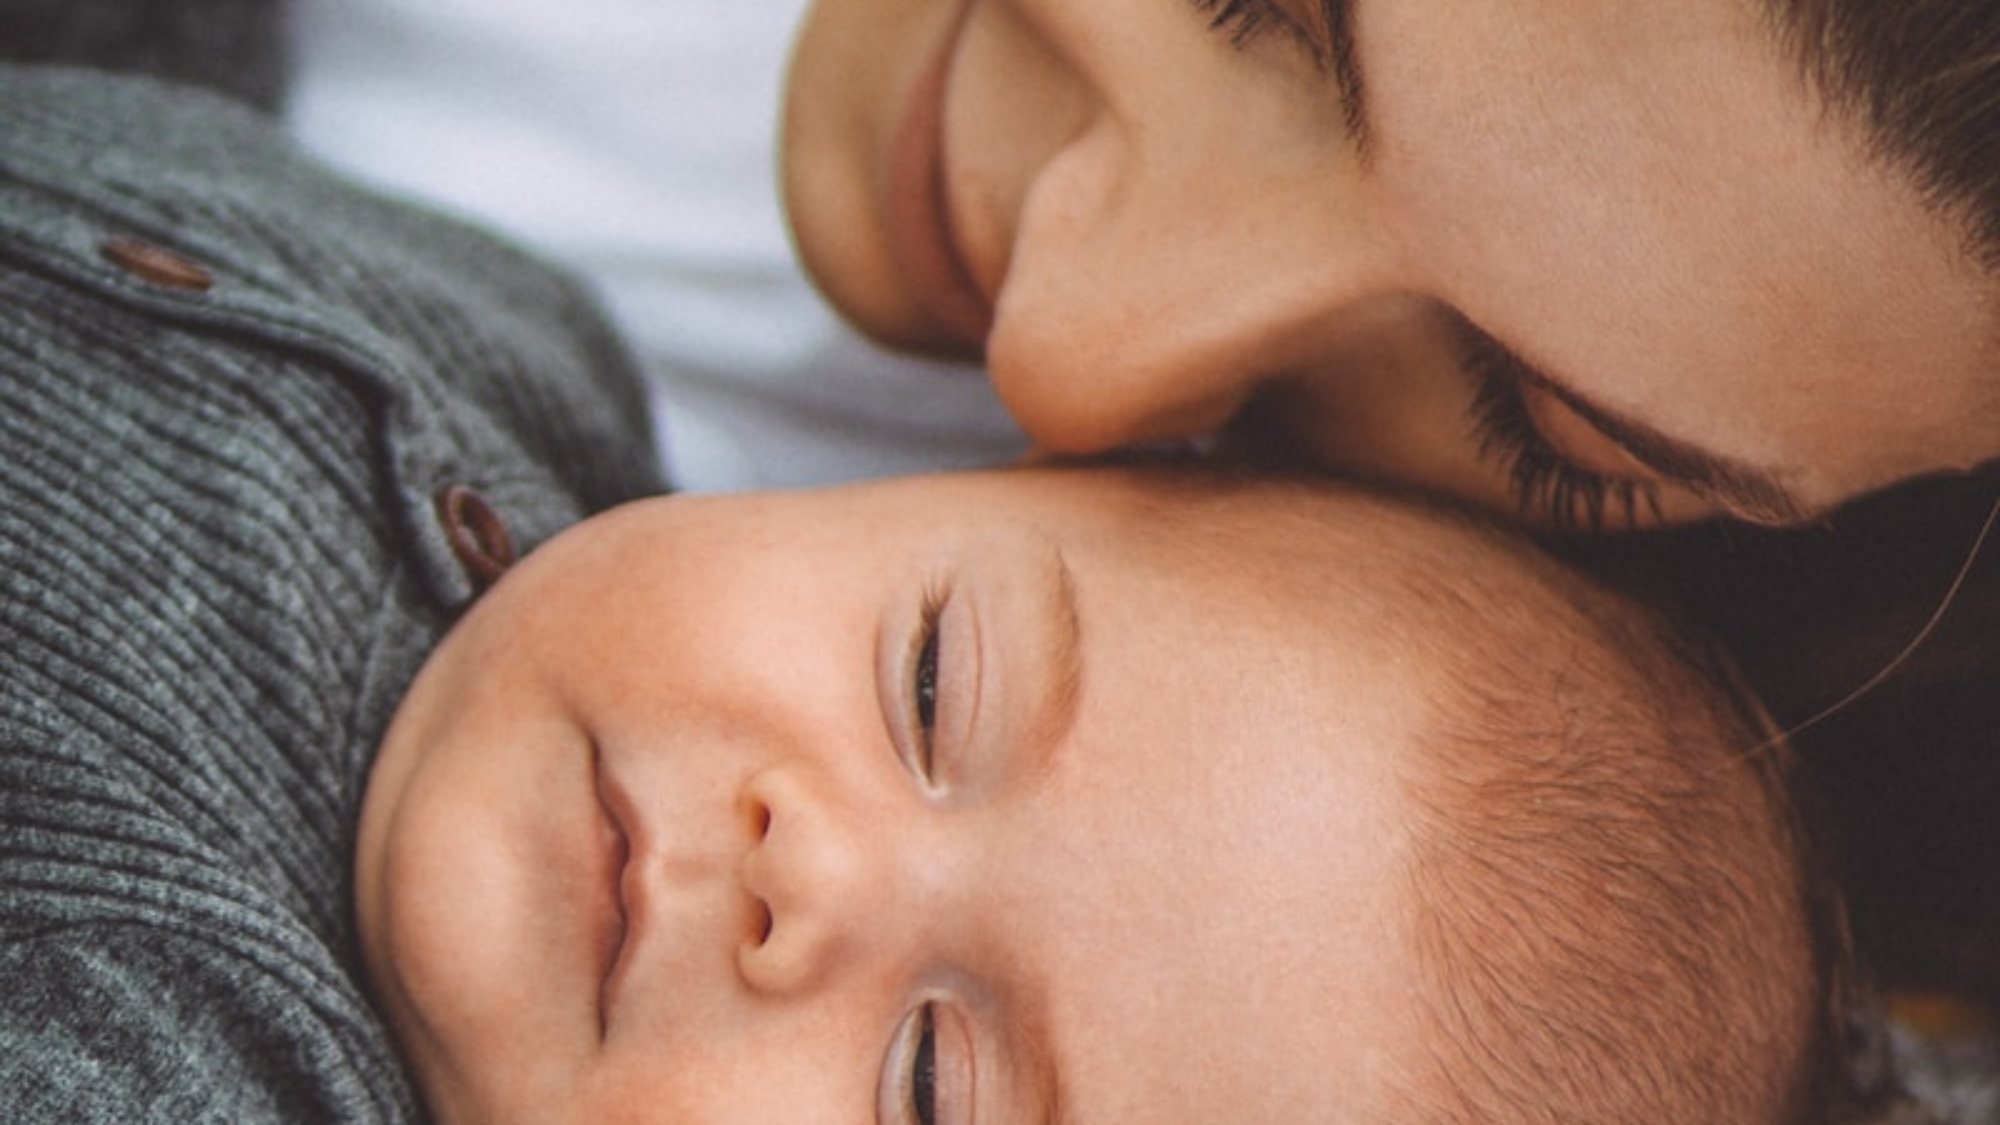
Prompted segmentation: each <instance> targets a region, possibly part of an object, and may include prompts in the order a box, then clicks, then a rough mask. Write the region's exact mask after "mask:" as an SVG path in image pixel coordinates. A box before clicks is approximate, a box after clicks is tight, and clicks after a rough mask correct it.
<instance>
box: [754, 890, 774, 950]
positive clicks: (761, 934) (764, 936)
mask: <svg viewBox="0 0 2000 1125" xmlns="http://www.w3.org/2000/svg"><path fill="white" fill-rule="evenodd" d="M756 909H757V919H756V922H757V944H758V945H760V946H761V945H764V944H766V943H767V942H769V941H770V940H771V908H770V906H768V905H766V904H765V902H764V901H763V900H762V899H759V900H757V907H756Z"/></svg>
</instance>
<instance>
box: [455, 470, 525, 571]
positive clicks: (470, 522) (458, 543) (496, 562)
mask: <svg viewBox="0 0 2000 1125" xmlns="http://www.w3.org/2000/svg"><path fill="white" fill-rule="evenodd" d="M436 504H437V517H438V523H439V524H440V525H442V526H443V528H444V537H445V541H446V542H448V543H450V544H451V553H452V554H453V555H454V556H455V557H456V558H457V559H458V565H460V566H462V567H464V568H465V576H466V577H467V578H470V579H472V585H473V588H474V589H475V590H484V589H486V587H488V586H491V585H493V583H495V582H497V581H499V580H500V576H501V575H503V574H505V573H507V568H508V567H510V566H513V565H514V542H513V540H511V539H509V538H508V537H507V525H506V524H504V523H501V522H500V517H499V515H498V514H496V513H495V512H494V511H493V506H492V505H490V504H488V503H487V502H486V498H485V497H483V496H481V495H479V493H477V492H474V491H473V490H472V489H470V488H467V487H466V486H464V485H462V484H448V485H446V486H444V487H443V488H440V489H438V492H437V497H436Z"/></svg>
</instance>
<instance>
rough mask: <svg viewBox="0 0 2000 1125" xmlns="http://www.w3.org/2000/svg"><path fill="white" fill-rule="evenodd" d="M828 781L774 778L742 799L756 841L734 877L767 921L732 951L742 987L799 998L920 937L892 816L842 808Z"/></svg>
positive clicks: (916, 879)
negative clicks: (793, 994)
mask: <svg viewBox="0 0 2000 1125" xmlns="http://www.w3.org/2000/svg"><path fill="white" fill-rule="evenodd" d="M847 796H848V795H846V794H843V793H842V792H841V791H840V790H839V789H838V787H837V786H836V785H835V784H834V783H833V782H832V780H831V779H829V778H826V777H824V776H823V775H818V774H814V773H810V772H808V771H805V770H801V769H791V768H783V767H779V768H772V769H768V770H765V771H763V772H761V773H759V774H758V775H756V776H755V777H753V778H752V779H751V780H750V782H749V784H748V785H746V786H745V789H744V802H743V803H744V806H745V810H746V815H747V816H749V817H750V818H751V821H752V827H753V829H754V832H755V835H754V838H753V843H752V845H751V847H750V849H749V851H748V852H746V853H745V854H744V856H743V860H742V863H741V865H740V867H739V869H738V872H739V877H740V878H741V881H742V884H743V888H744V889H745V890H746V891H747V892H748V893H749V894H750V895H751V896H752V897H753V898H755V899H756V901H757V902H758V903H760V904H761V905H762V907H763V909H764V912H765V925H764V926H763V928H762V931H761V933H757V932H753V933H752V934H751V936H750V937H749V939H747V940H746V941H745V943H744V945H743V946H742V947H741V949H740V950H739V951H738V957H737V960H738V964H739V966H740V970H741V972H742V974H743V977H744V980H745V981H746V982H748V983H749V984H750V986H751V987H752V988H756V989H759V990H763V991H769V992H791V991H798V990H804V989H809V988H812V987H814V986H815V985H818V984H821V983H823V982H824V981H825V979H826V978H827V976H828V975H829V974H830V973H833V972H835V971H838V970H840V969H842V968H847V967H853V966H855V965H858V964H862V963H866V962H869V961H873V960H879V959H890V960H893V959H897V958H898V957H899V955H900V954H902V953H903V952H906V951H907V950H908V949H909V948H910V943H911V942H912V940H913V939H914V937H915V935H917V934H918V933H920V932H922V931H923V930H924V929H925V925H924V922H923V918H924V915H925V912H926V907H927V904H928V901H929V900H930V899H931V898H933V897H934V896H932V895H929V894H927V893H926V892H925V891H924V883H925V880H924V879H923V878H922V877H921V875H920V874H919V869H920V867H921V864H920V863H919V862H917V861H916V860H915V858H914V857H913V856H911V854H910V851H911V850H912V849H909V848H907V847H905V846H899V845H901V844H903V843H905V842H904V841H903V840H902V839H901V837H902V836H903V835H904V833H903V832H902V830H901V829H900V828H899V824H900V821H899V819H898V814H897V813H895V812H894V811H893V810H892V809H890V808H889V807H887V806H886V805H882V804H879V803H863V802H861V801H859V800H853V799H846V798H847Z"/></svg>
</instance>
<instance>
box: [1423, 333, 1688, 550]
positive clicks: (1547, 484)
mask: <svg viewBox="0 0 2000 1125" xmlns="http://www.w3.org/2000/svg"><path fill="white" fill-rule="evenodd" d="M1460 336H1461V340H1462V344H1463V349H1464V362H1465V368H1466V370H1467V372H1468V373H1469V374H1470V375H1471V376H1472V379H1473V382H1474V385H1475V386H1476V387H1477V392H1476V394H1475V395H1474V398H1473V405H1472V420H1473V431H1474V435H1475V437H1476V438H1477V440H1478V442H1479V452H1480V454H1481V456H1483V457H1486V458H1487V459H1489V460H1491V461H1492V462H1494V463H1495V464H1497V465H1499V466H1500V467H1501V468H1502V469H1503V470H1505V471H1506V473H1507V475H1508V478H1509V483H1510V485H1511V487H1512V489H1513V491H1514V497H1515V500H1516V501H1517V502H1518V503H1519V504H1520V506H1521V510H1522V511H1523V512H1524V513H1526V514H1528V515H1531V516H1538V517H1540V518H1541V519H1542V520H1543V521H1545V522H1546V523H1548V524H1549V525H1550V526H1552V527H1556V528H1559V529H1563V530H1568V529H1572V528H1575V527H1579V526H1583V527H1588V528H1590V529H1591V530H1592V531H1601V530H1603V528H1604V526H1605V521H1606V516H1607V515H1610V516H1613V517H1615V518H1616V519H1617V520H1618V525H1619V526H1623V527H1639V526H1644V525H1647V524H1654V523H1658V522H1660V520H1661V508H1660V490H1659V487H1658V485H1656V484H1654V483H1653V482H1651V481H1642V480H1633V479H1629V478H1624V477H1611V476H1605V475H1604V474H1602V473H1595V472H1592V471H1590V470H1588V469H1584V468H1580V467H1578V466H1576V465H1573V464H1571V463H1570V462H1569V461H1568V460H1567V459H1566V458H1564V457H1563V455H1562V454H1561V453H1559V452H1557V451H1556V449H1555V447H1553V446H1551V445H1550V444H1549V441H1548V439H1547V438H1546V437H1544V436H1543V435H1542V431H1541V430H1540V428H1538V427H1537V426H1536V425H1535V420H1534V418H1533V416H1532V415H1531V413H1530V412H1529V410H1528V404H1527V400H1526V398H1524V397H1523V395H1522V391H1521V386H1522V382H1523V379H1524V378H1525V376H1524V375H1523V374H1522V373H1521V361H1520V360H1519V359H1516V358H1515V357H1514V355H1513V353H1511V352H1509V351H1507V349H1506V348H1505V347H1503V346H1502V345H1501V344H1500V342H1499V341H1497V340H1495V339H1493V338H1492V337H1491V336H1488V335H1487V334H1486V333H1484V332H1482V331H1480V330H1479V329H1477V328H1474V327H1473V326H1472V325H1470V324H1464V325H1462V326H1461V328H1460Z"/></svg>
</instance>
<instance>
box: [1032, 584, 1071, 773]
mask: <svg viewBox="0 0 2000 1125" xmlns="http://www.w3.org/2000/svg"><path fill="white" fill-rule="evenodd" d="M1051 546H1052V550H1053V551H1054V552H1055V565H1054V567H1053V568H1052V569H1053V574H1052V577H1053V579H1054V581H1052V582H1050V583H1049V584H1048V585H1047V586H1045V587H1044V588H1043V596H1044V598H1045V599H1046V603H1045V605H1044V606H1043V610H1042V612H1043V613H1045V614H1046V615H1047V620H1048V622H1049V624H1050V626H1051V628H1050V632H1049V639H1050V641H1051V642H1052V644H1051V648H1050V651H1049V653H1048V656H1047V663H1046V665H1045V672H1044V674H1043V684H1042V687H1043V689H1044V690H1043V692H1042V696H1041V699H1040V700H1039V701H1038V703H1037V709H1038V712H1037V714H1036V715H1035V716H1034V717H1033V718H1032V719H1031V720H1030V722H1029V725H1028V728H1027V729H1028V731H1029V732H1030V736H1031V737H1032V738H1033V739H1034V741H1035V745H1037V746H1041V747H1050V746H1054V745H1055V744H1056V743H1057V742H1059V741H1061V740H1062V738H1063V737H1064V736H1065V735H1067V734H1068V733H1069V728H1070V727H1071V726H1072V725H1073V724H1074V723H1075V722H1076V710H1077V697H1078V696H1079V695H1080V694H1081V693H1082V690H1083V623H1082V618H1081V617H1079V616H1078V615H1077V611H1076V575H1075V574H1074V573H1072V572H1071V571H1070V568H1069V560H1068V559H1066V558H1064V557H1063V553H1062V548H1061V547H1059V546H1054V545H1051Z"/></svg>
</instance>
